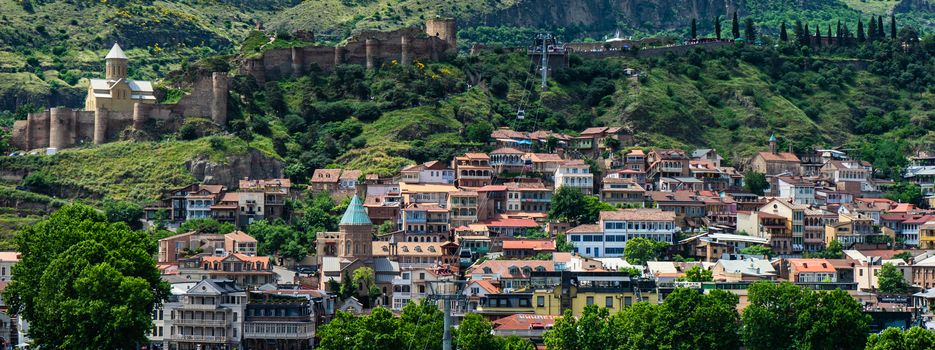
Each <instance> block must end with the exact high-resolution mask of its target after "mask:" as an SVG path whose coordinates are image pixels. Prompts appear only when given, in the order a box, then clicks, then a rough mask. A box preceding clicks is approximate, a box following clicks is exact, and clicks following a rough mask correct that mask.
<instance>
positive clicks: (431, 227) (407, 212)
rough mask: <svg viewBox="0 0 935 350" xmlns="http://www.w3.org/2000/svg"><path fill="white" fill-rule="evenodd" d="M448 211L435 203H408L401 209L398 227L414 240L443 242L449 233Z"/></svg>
mask: <svg viewBox="0 0 935 350" xmlns="http://www.w3.org/2000/svg"><path fill="white" fill-rule="evenodd" d="M449 215H450V213H449V211H448V208H446V207H444V206H439V205H438V204H435V203H410V204H409V205H407V206H406V207H405V208H403V209H402V212H401V213H400V216H399V219H400V222H399V227H400V228H401V230H402V231H403V232H404V233H405V236H406V237H407V239H408V238H409V237H413V238H415V241H416V242H443V241H445V240H447V238H448V236H449V233H450V229H451V227H450V224H449V222H450V221H449Z"/></svg>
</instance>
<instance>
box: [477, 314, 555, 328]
mask: <svg viewBox="0 0 935 350" xmlns="http://www.w3.org/2000/svg"><path fill="white" fill-rule="evenodd" d="M559 317H561V316H558V315H536V314H514V315H510V316H507V317H503V318H499V319H497V320H496V321H493V328H494V329H496V330H498V331H526V330H529V329H530V328H532V327H533V325H536V326H537V327H538V326H540V325H541V326H542V327H543V328H551V327H552V325H554V324H555V319H556V318H559Z"/></svg>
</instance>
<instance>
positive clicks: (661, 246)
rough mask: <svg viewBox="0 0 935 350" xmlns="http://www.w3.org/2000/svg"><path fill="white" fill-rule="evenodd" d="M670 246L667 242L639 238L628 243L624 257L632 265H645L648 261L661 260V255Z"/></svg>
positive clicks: (624, 249) (624, 250)
mask: <svg viewBox="0 0 935 350" xmlns="http://www.w3.org/2000/svg"><path fill="white" fill-rule="evenodd" d="M668 246H669V245H668V244H667V243H666V242H659V241H654V240H651V239H646V238H641V237H637V238H633V239H631V240H629V241H627V245H626V246H625V247H624V248H623V256H624V258H625V259H626V260H627V262H628V263H630V264H633V265H645V264H646V262H647V261H653V260H656V259H659V254H661V253H662V251H663V250H665V249H666V248H667V247H668Z"/></svg>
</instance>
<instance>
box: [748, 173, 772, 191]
mask: <svg viewBox="0 0 935 350" xmlns="http://www.w3.org/2000/svg"><path fill="white" fill-rule="evenodd" d="M767 187H769V182H767V181H766V175H764V174H763V173H758V172H755V171H748V172H747V173H745V174H743V189H744V190H745V191H747V192H750V193H753V194H755V195H757V196H762V195H763V191H764V190H766V188H767Z"/></svg>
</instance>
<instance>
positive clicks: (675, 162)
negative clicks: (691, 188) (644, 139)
mask: <svg viewBox="0 0 935 350" xmlns="http://www.w3.org/2000/svg"><path fill="white" fill-rule="evenodd" d="M646 162H647V163H648V164H649V167H648V168H647V171H646V178H647V181H650V182H652V183H653V186H658V181H659V179H660V178H663V177H670V178H671V177H686V178H687V177H690V176H691V172H690V171H689V158H688V155H687V154H685V151H683V150H680V149H653V150H651V151H649V155H647V157H646ZM656 188H658V187H656Z"/></svg>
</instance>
